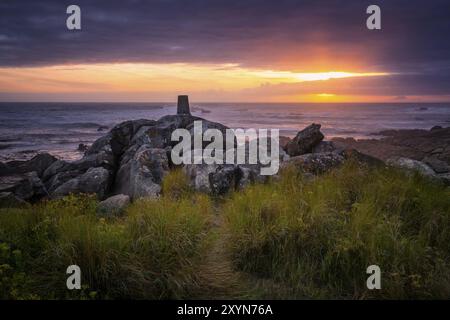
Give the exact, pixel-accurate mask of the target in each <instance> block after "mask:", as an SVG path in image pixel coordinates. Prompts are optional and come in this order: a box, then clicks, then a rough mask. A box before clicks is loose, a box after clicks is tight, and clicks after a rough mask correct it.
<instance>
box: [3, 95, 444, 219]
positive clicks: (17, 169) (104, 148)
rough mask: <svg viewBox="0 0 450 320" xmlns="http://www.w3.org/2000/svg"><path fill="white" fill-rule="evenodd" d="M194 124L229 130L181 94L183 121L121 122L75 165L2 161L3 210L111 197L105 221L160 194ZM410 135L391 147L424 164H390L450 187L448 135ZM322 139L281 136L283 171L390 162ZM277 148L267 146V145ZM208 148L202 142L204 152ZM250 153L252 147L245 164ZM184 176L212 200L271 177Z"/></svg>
mask: <svg viewBox="0 0 450 320" xmlns="http://www.w3.org/2000/svg"><path fill="white" fill-rule="evenodd" d="M195 121H202V128H201V130H202V132H204V131H205V130H207V129H218V130H220V131H221V132H222V133H223V134H224V137H225V136H226V135H225V132H226V130H227V129H228V128H227V127H226V126H224V125H222V124H220V123H217V122H211V121H208V120H205V119H202V118H199V117H195V116H192V115H190V111H189V102H188V100H187V97H185V98H184V97H183V96H180V97H179V105H178V114H177V115H168V116H164V117H162V118H161V119H159V120H157V121H156V120H146V119H141V120H133V121H125V122H123V123H120V124H118V125H116V126H115V127H113V128H112V129H111V130H110V131H109V132H108V133H107V134H106V135H105V136H103V137H101V138H99V139H98V140H96V141H95V142H94V143H93V144H92V145H91V146H90V147H89V148H88V149H87V150H86V151H85V154H84V156H83V157H82V158H81V159H80V160H77V161H71V162H69V161H63V160H57V159H56V158H55V157H53V156H51V155H49V154H39V155H37V156H36V157H34V158H33V159H31V160H29V161H12V162H7V163H0V206H16V205H22V204H23V203H24V201H36V200H39V199H42V198H59V197H63V196H65V195H68V194H70V193H92V194H96V195H97V197H98V199H99V200H104V199H106V198H108V197H109V198H108V199H107V200H105V201H103V202H101V208H103V209H104V210H103V211H101V212H102V213H99V215H104V216H108V215H117V214H119V213H118V212H113V210H112V208H113V207H115V206H117V208H122V207H123V206H124V205H125V204H127V203H128V202H129V201H130V200H133V199H137V198H141V197H152V198H155V197H158V196H159V195H160V193H161V185H162V181H163V179H164V177H165V176H166V175H167V174H168V172H169V171H170V170H171V169H172V168H174V167H177V166H176V165H175V164H174V163H173V162H172V159H171V150H172V148H173V147H174V146H175V145H176V144H177V143H178V141H171V136H172V133H173V131H174V130H175V129H186V130H187V131H188V132H190V134H191V135H192V134H193V133H194V123H195ZM412 132H413V133H411V132H410V133H409V134H414V135H416V136H415V139H418V140H419V142H414V141H415V140H410V139H409V137H405V136H402V137H403V138H402V139H406V142H405V141H404V140H401V139H400V140H398V139H399V138H398V136H399V135H400V134H398V133H392V132H391V133H389V134H391V135H392V137H393V138H391V139H390V140H388V141H390V142H389V143H391V144H392V145H394V144H395V143H397V144H400V141H403V142H402V143H403V144H402V146H401V148H406V147H408V148H413V147H416V146H417V143H419V145H420V146H422V147H423V148H422V147H421V148H422V149H420V148H419V149H420V150H419V151H418V152H419V153H421V154H420V157H419V155H418V154H417V157H418V158H420V160H423V161H422V162H421V161H418V159H414V158H412V159H407V158H405V157H403V158H399V157H396V158H392V159H389V161H388V163H389V164H390V165H395V166H398V167H402V168H407V169H408V170H416V171H419V172H421V173H422V174H424V175H427V176H430V177H437V178H439V179H441V180H442V181H444V180H445V179H447V180H446V181H450V179H449V177H450V172H449V170H450V167H449V162H450V157H448V151H449V150H447V149H448V148H449V144H450V140H446V139H447V138H445V137H448V136H449V134H450V130H448V128H434V129H433V130H431V131H427V132H424V131H423V130H419V131H412ZM425 137H427V138H429V139H432V141H433V142H432V143H431V144H430V146H426V145H427V144H426V143H425V140H424V139H426V138H425ZM438 137H441V138H442V137H444V144H442V143H440V142H439V141H438ZM323 138H324V136H323V134H322V133H321V132H320V125H319V124H312V125H310V126H308V127H306V128H305V129H303V130H301V131H300V132H298V134H297V135H296V136H295V138H293V139H289V138H286V137H284V138H282V139H281V142H280V149H279V151H280V153H279V161H280V164H281V167H286V166H290V165H292V166H294V167H296V168H298V169H299V170H301V171H303V172H305V173H308V174H320V173H323V172H326V171H329V170H331V169H333V168H335V167H337V166H339V165H341V164H342V163H343V162H344V161H346V160H348V159H355V160H356V161H358V162H359V163H361V164H364V165H371V166H372V165H374V166H378V165H384V161H382V160H387V159H383V158H382V157H381V158H382V159H381V160H380V157H378V156H377V155H379V154H378V153H376V152H375V153H372V152H364V151H362V150H360V148H353V147H352V146H353V145H358V142H356V141H355V140H353V141H350V142H351V143H349V141H347V143H344V142H343V140H342V139H341V140H339V139H338V140H336V141H322V140H323ZM191 140H192V141H193V140H194V139H191ZM224 142H225V141H224ZM248 143H251V142H247V144H248ZM272 143H273V141H271V140H269V143H268V145H269V146H270V145H271V144H272ZM383 143H386V142H383ZM208 144H209V142H206V143H205V142H203V144H202V148H205V146H206V145H208ZM259 145H260V144H259V143H258V148H259V147H260V146H259ZM236 146H237V145H236V140H234V144H232V147H231V149H228V150H227V149H226V148H227V146H226V143H224V144H223V148H224V150H223V152H224V153H227V152H235V151H236V150H235V148H236ZM377 146H378V144H377ZM197 147H198V146H197ZM425 147H426V148H427V150H428V153H427V152H425V149H424V148H425ZM269 149H270V148H269ZM355 149H356V150H355ZM363 149H364V148H363ZM248 150H249V148H248V146H247V148H246V152H247V154H246V158H247V159H248V158H249V154H248ZM357 150H359V151H357ZM200 151H202V150H200ZM361 151H362V152H361ZM183 171H184V172H185V173H186V175H187V176H188V178H189V181H190V184H191V186H192V188H194V189H195V190H198V191H201V192H206V193H210V194H214V195H222V194H224V193H227V192H229V191H231V190H240V189H242V188H245V187H246V186H248V185H250V184H252V183H255V182H264V181H266V180H267V179H268V177H267V176H263V175H261V165H260V164H205V163H202V164H188V165H184V166H183ZM446 177H447V178H446ZM119 211H120V210H119Z"/></svg>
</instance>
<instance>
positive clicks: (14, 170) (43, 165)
mask: <svg viewBox="0 0 450 320" xmlns="http://www.w3.org/2000/svg"><path fill="white" fill-rule="evenodd" d="M56 160H57V159H56V158H55V157H54V156H52V155H50V154H48V153H39V154H37V155H36V156H34V157H33V158H32V159H30V160H27V161H10V162H7V163H5V164H2V166H1V167H0V168H1V169H0V175H11V174H21V173H27V172H32V171H34V172H36V173H37V175H38V176H39V177H41V176H42V175H43V173H44V171H45V170H46V169H47V168H48V167H49V166H50V165H51V164H53V163H54V162H55V161H56Z"/></svg>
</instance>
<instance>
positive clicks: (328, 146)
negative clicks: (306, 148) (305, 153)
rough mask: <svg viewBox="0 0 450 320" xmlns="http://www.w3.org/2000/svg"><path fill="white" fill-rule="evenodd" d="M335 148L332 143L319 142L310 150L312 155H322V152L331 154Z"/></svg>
mask: <svg viewBox="0 0 450 320" xmlns="http://www.w3.org/2000/svg"><path fill="white" fill-rule="evenodd" d="M336 149H337V148H336V146H335V145H334V143H333V141H320V142H319V143H318V144H317V145H316V146H314V147H313V148H312V153H324V152H333V151H335V150H336Z"/></svg>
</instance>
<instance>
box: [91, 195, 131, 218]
mask: <svg viewBox="0 0 450 320" xmlns="http://www.w3.org/2000/svg"><path fill="white" fill-rule="evenodd" d="M129 204H130V197H129V196H127V195H125V194H117V195H115V196H112V197H109V198H107V199H106V200H103V201H101V202H100V203H99V204H98V208H97V215H98V216H100V217H104V218H110V217H117V216H120V215H122V214H123V212H124V210H125V208H126V207H127V206H128V205H129Z"/></svg>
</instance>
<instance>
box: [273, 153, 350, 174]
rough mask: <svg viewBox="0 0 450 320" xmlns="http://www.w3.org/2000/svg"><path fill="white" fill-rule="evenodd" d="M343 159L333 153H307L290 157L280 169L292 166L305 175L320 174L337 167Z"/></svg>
mask: <svg viewBox="0 0 450 320" xmlns="http://www.w3.org/2000/svg"><path fill="white" fill-rule="evenodd" d="M344 160H345V158H344V157H343V156H342V155H340V154H338V153H335V152H325V153H308V154H304V155H301V156H297V157H291V158H290V159H289V160H287V161H285V162H284V163H283V164H282V165H281V167H282V168H285V167H287V166H294V167H295V168H297V169H299V170H300V171H302V172H305V173H312V174H320V173H324V172H327V171H329V170H331V169H333V168H336V167H338V166H339V165H341V164H342V163H343V162H344Z"/></svg>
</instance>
